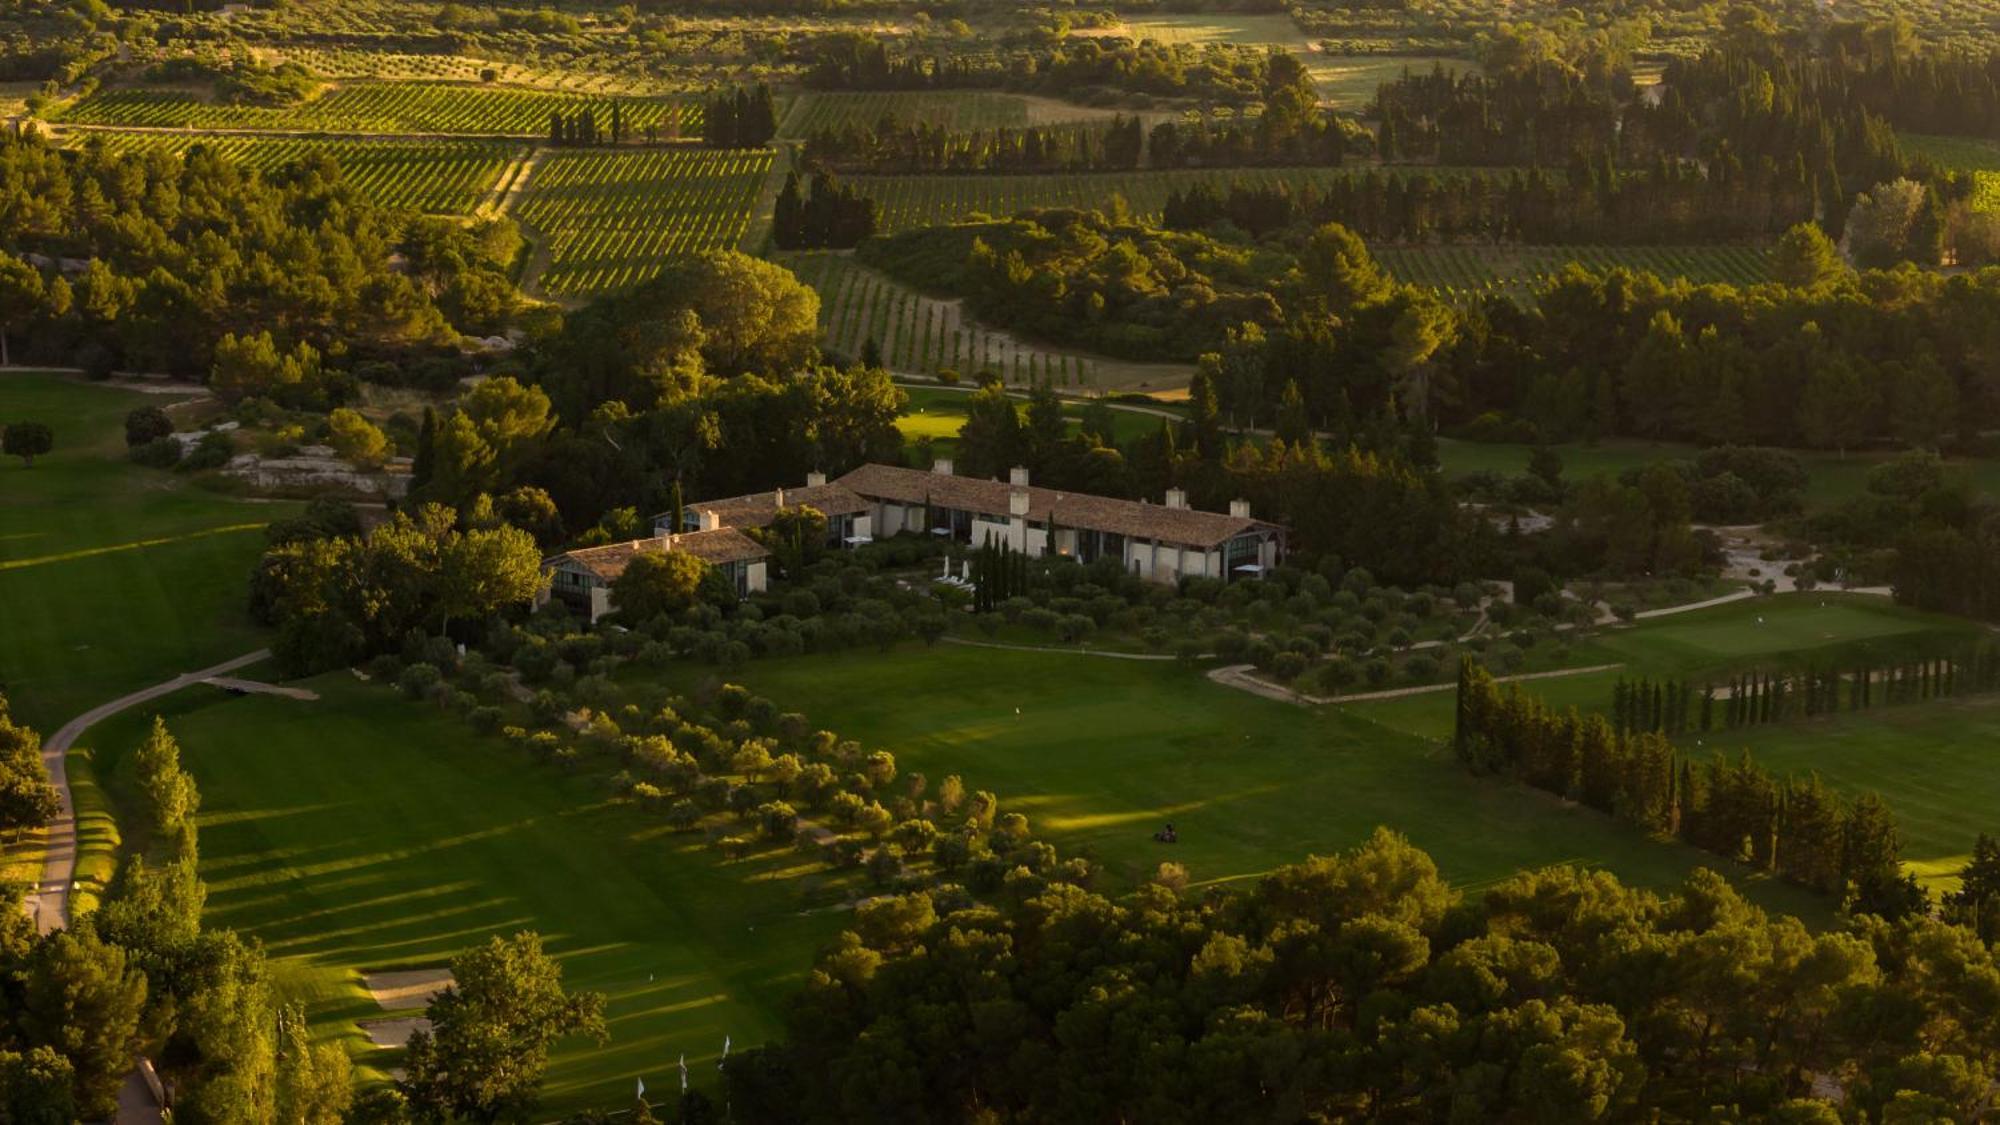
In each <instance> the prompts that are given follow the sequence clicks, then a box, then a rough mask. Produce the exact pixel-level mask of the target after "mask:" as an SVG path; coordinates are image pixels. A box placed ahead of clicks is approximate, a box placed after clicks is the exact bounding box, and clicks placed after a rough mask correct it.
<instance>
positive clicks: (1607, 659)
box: [1344, 592, 1979, 738]
mask: <svg viewBox="0 0 2000 1125" xmlns="http://www.w3.org/2000/svg"><path fill="white" fill-rule="evenodd" d="M1978 628H1979V627H1978V626H1976V625H1973V624H1971V623H1970V622H1967V621H1963V620H1960V619H1957V618H1951V617H1943V616H1940V615H1937V614H1929V613H1920V612H1918V611H1916V610H1911V609H1905V608H1903V607H1901V606H1898V605H1896V604H1894V603H1892V602H1890V601H1889V599H1887V598H1882V597H1875V596H1871V595H1867V594H1839V593H1819V592H1814V593H1806V594H1779V595H1776V596H1774V597H1768V598H1752V599H1749V600H1746V601H1739V602H1731V603H1729V604H1727V605H1720V606H1716V607H1714V608H1712V609H1703V610H1696V611H1694V612H1692V613H1681V614H1672V615H1669V616H1666V617H1657V618H1652V619H1649V620H1641V621H1639V622H1638V623H1637V624H1635V625H1633V626H1631V627H1629V628H1617V629H1610V630H1605V631H1601V632H1598V633H1594V634H1592V635H1591V636H1589V637H1586V638H1584V639H1583V640H1580V641H1578V642H1577V643H1575V644H1574V645H1573V646H1572V647H1571V652H1570V657H1569V660H1568V661H1567V664H1568V666H1569V667H1575V668H1587V667H1592V666H1595V665H1600V664H1622V665H1624V667H1623V668H1621V669H1619V670H1616V671H1608V672H1592V673H1587V674H1584V675H1578V676H1565V677H1562V678H1559V679H1547V680H1535V681H1532V682H1530V683H1528V684H1525V685H1523V690H1525V691H1531V692H1533V693H1534V694H1536V695H1538V696H1540V697H1542V698H1543V699H1546V700H1548V701H1549V702H1550V703H1552V704H1555V705H1556V706H1559V707H1577V708H1579V709H1582V710H1607V709H1608V708H1609V707H1610V704H1611V689H1612V686H1613V685H1614V684H1616V683H1617V682H1618V678H1619V677H1620V676H1626V677H1631V678H1637V677H1640V676H1650V677H1652V678H1654V679H1661V678H1666V677H1682V678H1685V679H1687V680H1689V681H1690V682H1691V683H1696V684H1699V683H1700V682H1702V678H1703V677H1705V676H1715V677H1718V678H1719V677H1721V676H1722V675H1724V674H1726V673H1728V672H1730V671H1732V670H1735V669H1747V668H1753V667H1755V668H1766V669H1770V668H1777V667H1804V666H1811V665H1813V664H1815V663H1820V664H1827V663H1836V662H1842V663H1845V662H1849V661H1851V660H1852V659H1857V658H1859V657H1861V656H1862V655H1863V654H1864V653H1873V654H1875V658H1876V659H1878V660H1883V661H1887V660H1892V659H1898V658H1902V657H1914V656H1916V655H1918V654H1919V653H1921V652H1923V651H1927V649H1928V648H1929V647H1932V646H1935V645H1936V644H1937V643H1938V642H1941V641H1947V640H1951V639H1955V638H1962V637H1966V636H1969V635H1971V634H1973V633H1976V632H1978ZM1544 643H1546V642H1544ZM1344 709H1345V710H1349V711H1352V712H1354V713H1356V714H1358V715H1362V716H1365V717H1367V718H1369V719H1371V720H1373V721H1376V722H1379V723H1382V724H1384V725H1387V726H1390V727H1394V728H1396V729H1398V730H1403V731H1408V732H1410V733H1413V734H1418V735H1422V736H1424V737H1427V738H1444V737H1446V736H1447V735H1449V734H1450V733H1451V722H1452V695H1451V693H1450V692H1448V691H1446V692H1437V693H1434V694H1430V695H1416V696H1406V697H1404V698H1401V699H1390V700H1378V701H1374V702H1363V703H1353V704H1347V705H1345V707H1344Z"/></svg>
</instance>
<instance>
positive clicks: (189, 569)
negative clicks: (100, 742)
mask: <svg viewBox="0 0 2000 1125" xmlns="http://www.w3.org/2000/svg"><path fill="white" fill-rule="evenodd" d="M174 401H175V400H174V396H166V395H148V394H140V393H137V392H134V391H130V390H124V389H120V388H117V387H112V386H105V385H102V384H92V383H85V382H81V381H78V380H75V379H71V378H65V377H62V376H57V375H48V374H39V373H30V372H21V371H7V372H0V419H6V420H8V421H24V420H30V419H32V420H36V421H41V422H45V423H47V424H48V425H49V427H50V428H51V429H52V430H53V431H54V432H55V451H54V452H52V453H50V454H48V455H47V456H43V457H38V458H36V459H35V464H34V466H33V467H32V468H24V467H23V466H22V464H21V462H20V461H18V460H16V459H13V458H8V459H6V460H5V461H4V462H0V606H4V607H6V617H5V620H4V622H0V684H4V685H5V690H6V693H7V695H8V698H9V699H10V700H11V701H12V702H13V706H14V710H15V712H16V713H17V714H18V715H20V716H21V717H22V718H23V719H24V720H25V721H26V722H28V723H30V724H31V725H34V726H37V727H41V728H43V729H47V730H54V729H55V728H56V727H57V726H60V725H61V724H62V723H63V722H65V721H67V720H69V719H71V718H74V717H75V716H76V715H78V714H80V713H82V712H83V711H85V710H87V709H88V708H90V707H92V706H94V705H96V704H98V703H102V702H103V701H105V700H107V699H111V698H114V697H116V696H118V695H121V694H123V693H125V692H127V691H131V690H133V689H135V688H140V687H145V686H148V685H150V684H153V683H157V682H159V681H160V680H164V679H170V678H172V677H173V676H174V675H176V674H178V673H180V672H183V671H186V670H188V669H190V668H200V667H205V666H206V665H209V664H214V663H216V662H218V661H221V660H225V659H228V658H229V657H232V656H238V655H241V654H242V653H245V652H249V651H251V650H253V649H255V648H257V647H258V646H259V645H261V644H263V643H264V637H263V634H262V633H261V631H260V630H258V629H257V628H256V627H255V626H254V625H253V624H252V623H251V621H250V617H249V614H248V612H247V611H246V610H245V608H244V600H243V599H244V595H243V591H244V583H245V581H246V579H247V577H248V575H249V574H250V571H251V569H252V568H253V567H254V566H255V565H256V562H257V558H258V556H259V555H261V554H262V553H263V550H264V536H263V527H264V525H265V524H266V523H268V522H269V521H271V520H273V519H281V518H283V517H285V516H288V515H290V514H292V513H293V512H294V511H296V510H297V507H298V506H297V505H295V504H291V503H254V504H253V503H246V502H244V501H241V500H236V499H232V498H229V497H226V496H222V495H218V494H216V493H214V492H210V491H208V490H206V489H203V488H200V487H198V486H196V485H195V484H194V483H193V482H192V481H191V480H189V479H188V478H186V477H182V476H177V475H175V474H173V473H169V472H164V471H161V470H158V469H148V468H143V467H141V466H138V465H134V464H132V463H130V462H128V461H127V460H126V459H125V435H124V419H125V415H126V413H127V412H128V411H131V410H133V409H136V408H138V407H141V406H166V405H168V404H170V403H172V402H174Z"/></svg>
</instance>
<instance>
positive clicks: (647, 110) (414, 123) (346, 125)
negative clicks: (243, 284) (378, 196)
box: [49, 82, 701, 137]
mask: <svg viewBox="0 0 2000 1125" xmlns="http://www.w3.org/2000/svg"><path fill="white" fill-rule="evenodd" d="M614 105H616V106H617V107H618V112H619V115H620V118H621V120H622V121H623V122H624V124H625V126H626V128H627V129H628V130H630V131H631V132H632V133H633V134H634V135H638V136H643V135H644V134H645V131H646V129H647V128H648V127H653V128H657V129H659V130H660V132H661V133H662V134H663V135H669V134H674V133H678V134H680V135H685V136H691V135H693V134H695V133H697V132H699V131H700V129H701V107H700V105H699V104H698V103H694V102H684V101H677V100H672V99H665V98H628V97H609V96H605V95H601V94H577V93H567V92H561V91H556V90H533V89H524V88H521V87H514V86H487V85H476V84H467V83H455V82H352V83H345V84H341V85H336V86H332V87H330V88H328V89H326V90H325V91H324V92H322V93H321V94H320V95H319V96H318V97H314V98H309V99H307V100H306V101H303V102H300V103H299V104H297V105H289V106H256V105H231V104H228V103H224V102H216V101H212V100H209V99H207V98H203V97H201V96H199V95H197V94H193V93H188V92H185V91H176V90H138V89H118V90H102V91H99V92H97V93H95V94H91V95H90V96H88V97H85V98H82V99H80V100H78V101H76V102H74V103H72V104H69V105H65V106H61V107H59V108H57V109H55V110H53V111H51V113H50V114H49V117H50V120H53V121H59V122H65V123H71V124H77V125H125V126H153V127H166V128H187V129H302V130H311V131H323V132H332V133H471V134H495V135H502V136H517V137H546V136H548V135H549V117H550V115H551V114H554V113H579V112H582V111H583V110H586V109H588V110H590V111H591V113H592V114H593V115H594V116H595V117H596V119H597V124H598V127H599V128H600V129H608V128H609V127H610V123H611V109H612V106H614Z"/></svg>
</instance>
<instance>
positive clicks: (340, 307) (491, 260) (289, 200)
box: [0, 137, 518, 400]
mask: <svg viewBox="0 0 2000 1125" xmlns="http://www.w3.org/2000/svg"><path fill="white" fill-rule="evenodd" d="M516 245H518V236H517V235H514V234H513V233H512V230H511V227H506V226H504V225H488V226H485V227H479V228H468V227H463V226H459V225H457V224H453V223H448V222H443V221H435V220H421V219H415V218H412V217H410V216H407V215H400V214H396V213H393V212H387V211H384V210H381V209H379V208H377V207H374V206H372V205H370V204H369V203H367V202H366V201H365V200H364V199H363V198H362V197H361V196H360V195H359V194H358V193H357V192H356V190H355V189H354V188H353V186H352V185H351V184H349V183H348V182H347V181H346V180H345V179H344V178H343V177H342V175H341V173H340V170H339V168H338V166H337V165H335V164H333V163H332V162H331V161H325V160H319V161H308V162H304V163H299V164H295V165H292V166H289V167H287V168H285V169H283V170H281V171H279V172H277V173H274V174H272V175H270V176H262V175H259V174H257V173H255V172H252V171H249V170H246V169H244V168H243V167H241V166H239V165H236V164H233V163H230V162H228V161H226V160H223V159H221V158H219V157H217V156H215V155H214V154H212V153H210V152H208V151H207V150H205V149H203V148H201V147H200V146H196V147H195V148H194V149H192V150H190V151H189V153H188V154H187V156H186V157H185V158H182V157H177V156H175V155H173V154H171V153H169V152H166V151H163V150H157V149H148V150H143V151H137V152H130V153H113V152H110V151H106V150H103V149H100V148H96V147H94V146H86V147H85V148H84V149H83V150H81V151H77V152H64V151H62V150H59V149H57V148H56V147H55V146H54V145H52V144H49V143H47V142H45V141H42V140H37V139H34V138H32V137H29V138H11V139H6V140H0V246H4V247H5V252H4V253H0V333H6V334H10V335H12V336H14V337H16V338H17V339H18V341H19V342H20V343H21V345H22V346H21V347H19V348H18V349H14V350H12V351H11V352H10V353H9V354H10V357H11V358H12V359H15V360H17V361H18V360H21V359H26V360H30V361H33V362H40V363H53V364H69V365H75V366H80V367H84V368H87V369H90V370H93V371H99V372H106V373H108V372H110V371H112V370H114V369H117V370H143V371H163V372H169V373H172V374H175V375H179V376H182V377H185V378H196V379H199V378H203V377H205V376H206V375H207V374H208V373H209V370H210V368H211V367H212V366H213V363H214V360H215V356H216V349H217V345H218V344H219V343H220V342H221V341H222V340H223V339H224V338H225V337H227V336H230V335H232V334H235V335H252V334H258V333H268V334H269V335H270V336H271V337H273V338H274V339H276V340H277V342H278V345H279V347H280V348H281V349H291V348H293V347H295V346H297V347H310V348H312V349H315V350H316V352H317V353H318V354H320V355H338V356H342V357H353V358H369V357H377V356H384V355H389V356H409V355H412V354H421V353H423V352H425V351H428V350H433V349H437V348H440V347H443V346H446V345H450V344H452V343H454V342H456V340H457V338H458V337H459V335H460V333H478V334H484V333H490V332H494V331H498V330H499V329H501V328H503V327H504V326H505V325H506V324H507V323H508V322H509V319H510V318H511V316H512V315H513V311H514V308H515V304H516V302H517V300H518V294H517V293H516V291H515V289H514V286H513V284H512V282H511V281H509V280H508V279H507V277H506V274H505V272H504V271H505V269H506V267H507V265H508V264H509V260H510V259H511V257H512V254H513V248H514V246H516ZM10 342H11V341H10ZM301 393H303V394H305V395H306V397H308V398H317V399H320V400H325V399H326V397H327V395H326V394H318V393H316V392H315V391H314V390H313V389H312V388H303V389H302V392H301ZM328 393H330V394H333V395H334V397H338V395H337V392H328Z"/></svg>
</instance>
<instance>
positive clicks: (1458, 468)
mask: <svg viewBox="0 0 2000 1125" xmlns="http://www.w3.org/2000/svg"><path fill="white" fill-rule="evenodd" d="M1550 448H1552V449H1553V450H1555V452H1556V454H1557V455H1558V456H1560V457H1561V458H1562V461H1563V476H1564V477H1566V478H1568V479H1570V480H1583V479H1585V478H1587V477H1592V476H1596V475H1598V474H1601V473H1609V474H1612V475H1616V474H1618V473H1622V472H1624V471H1625V470H1626V469H1632V468H1638V467H1641V466H1644V465H1649V464H1652V463H1653V462H1654V461H1660V460H1681V459H1687V458H1692V457H1694V456H1695V455H1696V454H1698V453H1699V452H1700V451H1701V450H1700V447H1699V446H1694V445H1687V444H1683V443H1679V442H1647V441H1633V440H1626V439H1616V440H1612V441H1605V442H1599V443H1597V444H1595V445H1582V444H1566V445H1555V446H1551V447H1550ZM1533 449H1534V447H1533V446H1529V445H1517V444H1499V443H1493V444H1489V443H1484V442H1470V441H1455V440H1452V439H1449V438H1446V439H1442V440H1440V441H1439V442H1438V459H1439V461H1440V462H1441V464H1442V467H1443V469H1444V471H1445V473H1447V474H1458V473H1470V472H1477V471H1481V470H1484V471H1489V472H1495V473H1499V474H1501V475H1503V476H1518V475H1520V474H1522V473H1525V472H1527V470H1528V455H1529V454H1530V453H1531V452H1532V451H1533ZM1895 456H1896V455H1895V454H1891V453H1851V454H1848V455H1847V456H1845V457H1841V456H1838V455H1836V454H1832V453H1819V452H1812V451H1799V452H1798V457H1799V459H1800V460H1801V461H1803V462H1804V463H1805V466H1806V470H1807V472H1808V473H1809V474H1810V479H1809V480H1808V482H1807V484H1806V493H1805V501H1806V506H1807V507H1808V508H1821V507H1826V506H1828V505H1832V504H1837V503H1839V502H1841V501H1843V500H1847V499H1850V498H1852V497H1856V496H1859V495H1861V494H1862V493H1863V492H1865V491H1866V490H1867V487H1868V473H1869V470H1871V469H1873V468H1874V467H1875V466H1877V465H1879V464H1882V463H1883V462H1884V461H1889V460H1893V459H1894V457H1895ZM1946 463H1947V464H1948V465H1950V466H1952V467H1954V468H1957V469H1959V470H1961V471H1964V472H1967V473H1969V474H1971V478H1972V483H1973V485H1974V487H1976V488H1977V489H1979V490H1980V491H1981V492H1983V493H1986V494H1988V495H1994V494H2000V461H1995V460H1986V459H1972V458H1952V459H1950V460H1948V461H1947V462H1946Z"/></svg>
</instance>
